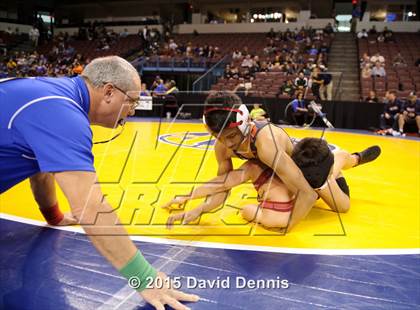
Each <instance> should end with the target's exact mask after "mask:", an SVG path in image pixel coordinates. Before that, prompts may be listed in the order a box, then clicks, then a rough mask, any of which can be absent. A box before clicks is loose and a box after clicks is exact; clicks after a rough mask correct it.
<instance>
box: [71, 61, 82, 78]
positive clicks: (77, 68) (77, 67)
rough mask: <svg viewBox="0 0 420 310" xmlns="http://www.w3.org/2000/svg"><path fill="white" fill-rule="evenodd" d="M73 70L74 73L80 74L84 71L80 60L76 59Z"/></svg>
mask: <svg viewBox="0 0 420 310" xmlns="http://www.w3.org/2000/svg"><path fill="white" fill-rule="evenodd" d="M72 71H73V75H79V74H81V73H82V72H83V66H82V65H81V64H80V62H78V61H75V62H74V65H73V70H72Z"/></svg>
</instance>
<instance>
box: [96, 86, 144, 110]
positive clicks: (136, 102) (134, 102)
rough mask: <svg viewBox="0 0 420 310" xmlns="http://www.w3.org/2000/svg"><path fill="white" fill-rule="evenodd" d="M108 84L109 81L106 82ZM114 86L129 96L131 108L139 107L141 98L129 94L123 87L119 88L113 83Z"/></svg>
mask: <svg viewBox="0 0 420 310" xmlns="http://www.w3.org/2000/svg"><path fill="white" fill-rule="evenodd" d="M104 84H107V83H104ZM112 86H114V88H116V89H118V90H119V91H120V92H122V93H123V94H124V95H126V96H127V97H128V99H129V100H130V109H131V110H134V109H135V108H136V107H138V105H139V104H140V100H139V99H138V98H137V99H136V98H133V97H131V96H130V95H129V94H127V92H125V91H123V90H122V89H121V88H119V87H118V86H117V85H115V84H112Z"/></svg>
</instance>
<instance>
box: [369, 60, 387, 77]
mask: <svg viewBox="0 0 420 310" xmlns="http://www.w3.org/2000/svg"><path fill="white" fill-rule="evenodd" d="M372 76H374V77H385V76H386V72H385V68H384V67H382V66H381V63H380V62H379V61H377V62H376V64H375V66H374V67H373V69H372Z"/></svg>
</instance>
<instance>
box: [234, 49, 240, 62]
mask: <svg viewBox="0 0 420 310" xmlns="http://www.w3.org/2000/svg"><path fill="white" fill-rule="evenodd" d="M241 57H242V53H241V51H240V50H238V49H235V50H234V51H233V53H232V59H233V60H235V59H240V58H241Z"/></svg>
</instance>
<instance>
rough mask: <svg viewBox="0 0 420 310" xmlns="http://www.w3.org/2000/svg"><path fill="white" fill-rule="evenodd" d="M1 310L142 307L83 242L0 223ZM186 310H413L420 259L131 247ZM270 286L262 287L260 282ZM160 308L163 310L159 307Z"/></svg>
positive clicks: (419, 292) (75, 236) (419, 293)
mask: <svg viewBox="0 0 420 310" xmlns="http://www.w3.org/2000/svg"><path fill="white" fill-rule="evenodd" d="M0 240H1V248H0V260H1V265H0V266H1V271H0V275H1V286H0V308H1V309H8V310H9V309H32V310H34V309H42V310H47V309H152V307H150V306H148V305H145V304H144V302H143V301H142V299H141V297H140V296H139V295H138V294H137V293H136V292H135V291H134V290H132V289H131V288H130V287H129V286H128V285H127V283H126V281H125V279H123V278H122V277H121V276H120V275H119V274H118V273H117V272H116V271H115V270H114V269H113V268H112V267H111V266H110V265H109V264H108V263H107V262H106V261H105V259H104V258H103V257H102V256H100V255H99V254H98V253H97V252H96V250H95V249H94V247H93V245H92V244H91V243H90V241H89V240H88V238H87V237H86V236H85V235H82V234H79V233H74V232H68V231H62V230H56V229H51V228H47V227H39V226H33V225H29V224H23V223H19V222H14V221H9V220H5V219H0ZM136 245H137V246H138V247H139V248H140V249H141V250H142V252H143V254H144V256H145V257H146V259H148V260H149V261H150V262H151V263H152V264H153V265H154V266H155V267H156V268H158V269H160V270H162V271H164V272H166V273H167V274H168V275H169V276H170V277H171V278H173V279H175V282H176V283H178V285H180V287H181V289H182V290H183V291H185V292H191V293H195V294H198V295H200V296H201V300H200V301H199V302H198V303H195V304H189V305H188V306H189V307H191V308H192V309H229V310H232V309H317V308H327V309H419V306H420V255H359V256H356V255H344V256H335V255H310V254H280V253H269V252H255V251H245V250H228V249H208V248H196V247H192V246H182V245H165V244H155V243H143V242H136ZM269 279H271V281H268V280H269ZM167 309H169V307H167Z"/></svg>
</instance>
